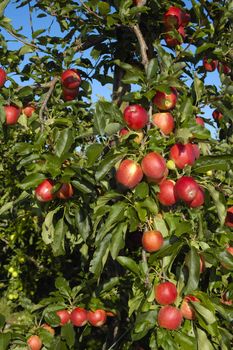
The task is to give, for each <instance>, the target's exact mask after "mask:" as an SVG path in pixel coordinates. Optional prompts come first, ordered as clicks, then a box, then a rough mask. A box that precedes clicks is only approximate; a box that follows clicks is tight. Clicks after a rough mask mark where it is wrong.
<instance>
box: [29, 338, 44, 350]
mask: <svg viewBox="0 0 233 350" xmlns="http://www.w3.org/2000/svg"><path fill="white" fill-rule="evenodd" d="M27 344H28V347H29V350H40V349H41V348H42V345H43V344H42V341H41V339H40V338H39V337H38V335H31V336H30V338H28V340H27Z"/></svg>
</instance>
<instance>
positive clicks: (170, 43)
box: [164, 26, 186, 47]
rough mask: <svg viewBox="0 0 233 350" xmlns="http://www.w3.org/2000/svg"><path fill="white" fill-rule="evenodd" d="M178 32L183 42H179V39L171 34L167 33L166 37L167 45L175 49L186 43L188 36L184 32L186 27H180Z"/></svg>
mask: <svg viewBox="0 0 233 350" xmlns="http://www.w3.org/2000/svg"><path fill="white" fill-rule="evenodd" d="M177 32H178V33H179V34H180V36H181V38H182V40H179V39H177V38H176V37H175V36H174V34H172V33H171V34H170V33H166V34H165V37H164V40H165V41H166V44H167V46H168V47H175V46H177V45H180V44H182V42H183V41H184V39H185V36H186V33H185V30H184V27H182V26H181V27H179V28H178V29H177Z"/></svg>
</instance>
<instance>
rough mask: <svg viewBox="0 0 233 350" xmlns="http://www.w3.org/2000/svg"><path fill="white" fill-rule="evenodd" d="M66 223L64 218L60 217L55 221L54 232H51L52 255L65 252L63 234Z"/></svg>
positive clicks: (65, 229)
mask: <svg viewBox="0 0 233 350" xmlns="http://www.w3.org/2000/svg"><path fill="white" fill-rule="evenodd" d="M67 229H68V228H67V225H66V224H65V222H64V219H63V218H61V219H60V220H58V222H57V223H56V226H55V229H54V232H53V242H52V249H53V254H54V256H59V255H64V254H65V242H64V238H65V234H66V231H67Z"/></svg>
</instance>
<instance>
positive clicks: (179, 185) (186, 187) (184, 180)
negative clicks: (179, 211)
mask: <svg viewBox="0 0 233 350" xmlns="http://www.w3.org/2000/svg"><path fill="white" fill-rule="evenodd" d="M198 191H199V185H198V183H197V182H196V181H195V180H194V178H193V177H191V176H182V177H181V178H179V180H177V181H176V184H175V187H174V192H175V196H176V197H177V198H179V199H181V200H183V201H184V202H186V203H189V202H192V201H193V200H194V198H195V197H196V195H197V193H198Z"/></svg>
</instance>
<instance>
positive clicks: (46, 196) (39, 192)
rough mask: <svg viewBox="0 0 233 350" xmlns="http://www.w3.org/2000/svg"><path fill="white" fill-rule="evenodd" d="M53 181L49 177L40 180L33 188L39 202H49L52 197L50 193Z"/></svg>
mask: <svg viewBox="0 0 233 350" xmlns="http://www.w3.org/2000/svg"><path fill="white" fill-rule="evenodd" d="M53 186H54V183H53V181H52V180H50V179H46V180H44V181H42V182H41V184H39V185H38V186H37V188H36V189H35V195H36V198H37V200H38V201H40V202H49V201H51V200H52V199H53V198H54V194H53V193H52V190H53Z"/></svg>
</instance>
